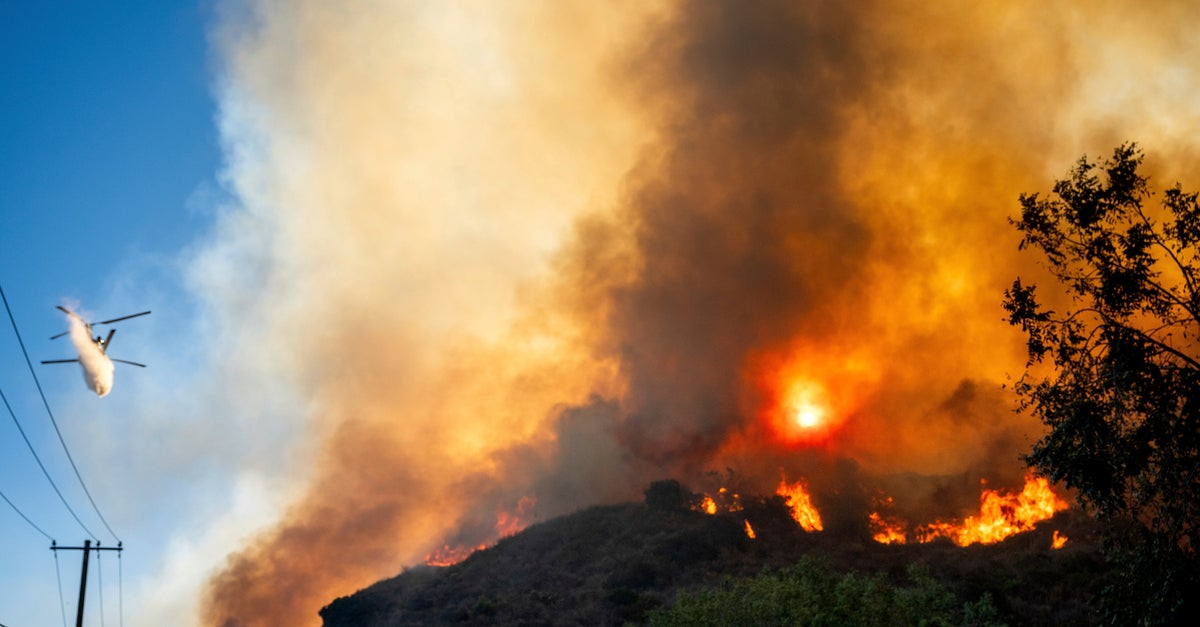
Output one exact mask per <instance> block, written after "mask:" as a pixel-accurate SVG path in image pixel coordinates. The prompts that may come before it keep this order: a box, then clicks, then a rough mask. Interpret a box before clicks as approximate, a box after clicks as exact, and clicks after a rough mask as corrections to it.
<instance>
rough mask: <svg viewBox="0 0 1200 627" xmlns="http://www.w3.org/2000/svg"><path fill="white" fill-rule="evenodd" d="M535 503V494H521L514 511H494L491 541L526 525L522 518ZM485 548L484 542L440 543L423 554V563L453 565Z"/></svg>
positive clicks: (513, 533)
mask: <svg viewBox="0 0 1200 627" xmlns="http://www.w3.org/2000/svg"><path fill="white" fill-rule="evenodd" d="M535 505H537V497H536V496H523V497H521V498H520V500H518V501H517V507H516V511H515V512H510V511H507V510H500V511H498V512H496V526H495V527H494V529H495V537H494V539H493V541H494V540H498V539H500V538H507V537H508V536H512V535H516V534H517V533H519V532H520V531H521V530H522V529H524V528H525V527H526V526H527V523H526V522H525V520H524V519H525V518H527V517H528V515H529V512H530V511H532V510H533V508H534V506H535ZM486 548H488V544H487V543H486V542H485V543H483V544H480V545H478V546H470V545H466V544H460V545H457V546H450V545H448V544H444V545H442V548H440V549H438V550H436V551H433V552H431V553H427V554H426V555H425V565H427V566H453V565H455V564H457V563H459V562H461V561H463V560H465V559H467V557H469V556H470V555H471V554H472V553H474V552H475V551H482V550H483V549H486Z"/></svg>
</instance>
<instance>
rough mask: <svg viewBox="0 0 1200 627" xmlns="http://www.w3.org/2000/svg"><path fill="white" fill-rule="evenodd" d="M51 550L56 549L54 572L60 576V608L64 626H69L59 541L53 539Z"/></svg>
mask: <svg viewBox="0 0 1200 627" xmlns="http://www.w3.org/2000/svg"><path fill="white" fill-rule="evenodd" d="M50 550H52V551H54V574H55V576H57V577H58V609H59V610H60V611H62V619H63V627H67V603H66V601H63V593H62V570H61V569H59V567H58V543H57V542H55V541H53V540H51V541H50Z"/></svg>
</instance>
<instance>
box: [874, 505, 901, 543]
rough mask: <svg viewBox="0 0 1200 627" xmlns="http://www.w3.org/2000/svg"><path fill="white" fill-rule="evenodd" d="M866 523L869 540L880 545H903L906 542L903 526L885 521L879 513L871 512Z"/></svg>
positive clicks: (890, 520) (893, 521)
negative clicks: (868, 529)
mask: <svg viewBox="0 0 1200 627" xmlns="http://www.w3.org/2000/svg"><path fill="white" fill-rule="evenodd" d="M868 523H869V524H870V529H871V538H872V539H874V540H875V541H876V542H878V543H880V544H904V543H905V542H907V541H908V534H907V533H906V532H905V531H904V524H903V523H901V522H899V521H897V520H892V519H885V518H884V517H883V516H881V515H880V514H879V512H871V515H870V516H869V517H868Z"/></svg>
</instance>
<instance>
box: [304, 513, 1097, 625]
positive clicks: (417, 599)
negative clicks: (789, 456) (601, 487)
mask: <svg viewBox="0 0 1200 627" xmlns="http://www.w3.org/2000/svg"><path fill="white" fill-rule="evenodd" d="M648 500H650V503H649V504H647V503H627V504H621V505H609V506H597V507H592V508H589V509H585V510H582V511H579V512H576V513H573V514H570V515H567V516H563V517H560V518H557V519H553V520H549V521H546V522H543V523H540V524H536V525H533V526H531V527H529V528H527V529H525V530H524V531H522V532H520V533H518V534H516V535H513V536H511V537H508V538H505V539H503V540H501V541H499V542H498V543H497V544H496V545H495V546H493V547H490V548H488V549H485V550H480V551H477V552H475V553H474V554H472V555H471V556H470V557H468V558H467V559H466V560H464V561H462V562H460V563H458V564H455V565H453V566H448V567H432V566H417V567H414V568H409V569H406V570H404V571H403V572H401V573H400V574H399V575H397V576H395V577H393V578H391V579H386V580H383V581H380V582H378V583H376V584H374V585H372V586H370V587H367V588H365V589H363V590H360V591H359V592H357V593H355V594H352V595H350V596H346V597H342V598H339V599H336V600H334V601H333V602H332V603H330V604H329V605H328V606H326V607H325V608H323V609H322V610H321V616H322V618H323V619H324V624H325V625H326V626H327V627H349V626H351V625H353V626H363V625H410V624H411V625H416V624H447V623H458V624H488V625H496V624H502V625H518V624H519V625H543V624H544V625H549V624H554V625H573V624H577V625H621V624H626V623H634V624H637V623H642V622H644V621H645V620H646V618H647V613H648V612H649V611H650V610H652V609H654V608H660V607H668V606H670V605H671V604H672V603H673V602H674V600H675V598H676V595H677V593H678V592H679V591H681V590H703V589H711V588H713V587H717V586H721V585H722V584H723V582H726V580H727V579H728V578H746V577H752V576H754V575H756V574H758V573H760V572H763V570H764V569H778V568H783V567H787V566H789V565H792V564H795V563H796V562H798V561H799V560H801V559H802V558H804V557H805V556H810V557H816V558H819V559H821V560H824V562H825V563H827V564H828V565H829V566H830V568H831V569H832V570H833V571H835V572H851V571H853V572H858V573H863V574H874V573H884V574H886V575H887V576H889V577H893V578H898V577H901V576H902V575H903V573H904V572H905V570H906V569H907V567H908V566H909V565H910V564H914V563H915V564H922V565H925V566H927V567H928V569H929V571H930V572H931V573H932V575H933V576H934V577H935V578H936V579H937V580H938V582H940V583H941V584H942V585H944V586H945V587H946V588H947V589H948V590H949V591H950V592H952V593H953V594H954V596H955V597H957V598H958V599H959V600H961V601H962V602H973V601H977V600H978V599H980V598H981V597H982V596H983V595H984V594H985V593H988V594H990V596H991V602H992V604H993V605H994V606H995V607H996V609H997V612H998V614H999V618H1000V619H1001V620H1003V621H1005V622H1007V623H1009V624H1022V625H1039V624H1044V625H1051V624H1053V625H1070V624H1079V625H1083V624H1094V623H1095V622H1096V620H1098V616H1097V615H1096V613H1095V607H1094V603H1093V601H1094V599H1095V597H1096V595H1097V594H1098V592H1099V589H1100V587H1101V586H1102V585H1103V581H1104V579H1105V578H1106V577H1107V576H1108V575H1107V574H1106V571H1105V565H1104V561H1103V558H1102V556H1101V554H1100V552H1099V546H1098V543H1097V540H1096V537H1097V535H1096V530H1095V524H1094V522H1093V521H1091V520H1090V519H1089V518H1087V517H1086V516H1084V515H1083V514H1081V513H1079V512H1075V511H1067V512H1062V513H1060V514H1058V515H1057V516H1055V517H1054V518H1052V519H1050V520H1048V521H1045V522H1044V523H1042V524H1040V525H1038V526H1037V527H1036V528H1035V529H1034V530H1032V531H1029V532H1026V533H1022V534H1018V535H1016V536H1013V537H1011V538H1009V539H1007V540H1005V541H1004V542H1000V543H997V544H991V545H972V546H968V547H958V546H955V545H954V544H952V543H950V542H947V541H937V542H931V543H927V544H908V545H884V544H879V543H876V542H874V541H873V540H871V539H870V537H869V536H867V535H866V534H864V533H862V532H861V530H857V529H841V530H829V531H823V532H814V533H809V532H805V531H804V530H802V529H801V528H800V527H799V526H798V525H796V524H795V522H794V521H792V519H791V518H790V516H789V515H788V513H787V510H786V508H785V507H784V506H783V504H782V502H780V501H779V500H778V499H772V498H767V499H758V500H757V501H755V502H753V503H751V504H749V505H747V507H746V509H745V510H743V511H737V512H725V513H719V514H716V515H709V514H705V513H702V512H699V511H694V510H692V509H689V508H686V507H681V506H679V505H680V503H673V502H669V501H668V502H665V503H664V502H656V501H654V500H652V499H648ZM747 522H748V523H749V524H751V525H752V526H753V530H754V535H755V537H754V538H750V537H749V536H748V534H747V530H746V525H747ZM1055 530H1059V531H1061V532H1062V533H1063V534H1065V535H1066V536H1068V537H1070V538H1071V540H1070V541H1069V542H1068V543H1067V545H1066V546H1065V547H1063V548H1062V549H1059V550H1052V549H1051V548H1050V544H1051V536H1052V534H1053V532H1054V531H1055Z"/></svg>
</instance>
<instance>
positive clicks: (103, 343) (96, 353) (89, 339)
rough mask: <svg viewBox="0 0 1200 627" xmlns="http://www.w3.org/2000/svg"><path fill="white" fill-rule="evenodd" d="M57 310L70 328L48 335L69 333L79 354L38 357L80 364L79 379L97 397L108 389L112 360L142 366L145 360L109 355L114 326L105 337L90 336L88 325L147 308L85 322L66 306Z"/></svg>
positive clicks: (106, 393) (111, 374) (118, 319)
mask: <svg viewBox="0 0 1200 627" xmlns="http://www.w3.org/2000/svg"><path fill="white" fill-rule="evenodd" d="M58 310H59V311H61V312H63V313H64V314H66V315H67V319H68V320H69V321H70V322H71V328H70V329H69V330H67V331H64V332H62V333H59V334H58V335H53V336H51V337H50V339H52V340H56V339H58V338H60V337H62V336H64V335H70V336H71V343H72V344H74V345H75V351H76V352H77V353H78V354H79V357H77V358H75V359H47V360H44V361H42V363H43V364H70V363H77V364H79V366H80V367H81V368H83V380H84V382H85V383H87V386H88V389H90V390H91V391H93V392H95V393H96V395H97V396H100V397H101V398H103V397H104V396H107V395H108V393H109V392H111V391H112V386H113V362H114V361H115V362H119V363H122V364H129V365H130V366H137V367H139V368H145V367H146V364H139V363H138V362H136V361H127V360H125V359H116V358H113V357H109V356H108V347H109V346H110V345H111V344H112V338H113V335H115V334H116V332H117V330H116V329H110V330H109V332H108V336H107V337H105V336H103V335H95V336H93V335H92V333H93V332H94V331H93V330H92V327H93V326H97V325H102V324H112V323H114V322H121V321H122V320H128V319H130V318H137V317H138V316H145V315H147V314H149V313H150V312H149V311H143V312H140V313H135V314H130V315H128V316H121V317H120V318H112V319H110V320H101V321H100V322H88V321H86V320H84V319H83V318H81V317H80V316H79V314H77V313H75V312H73V311H71V310H70V309H67V308H66V307H62V306H58Z"/></svg>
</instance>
